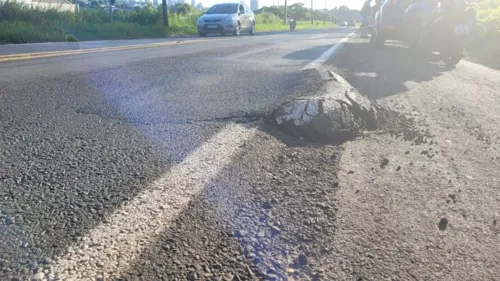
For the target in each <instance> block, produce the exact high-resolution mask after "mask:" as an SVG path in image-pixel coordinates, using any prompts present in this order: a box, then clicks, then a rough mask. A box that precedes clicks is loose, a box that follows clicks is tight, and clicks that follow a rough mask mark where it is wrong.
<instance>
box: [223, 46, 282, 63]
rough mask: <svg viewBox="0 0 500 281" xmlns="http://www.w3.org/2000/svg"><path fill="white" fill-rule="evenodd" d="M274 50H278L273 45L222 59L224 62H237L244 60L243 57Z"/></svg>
mask: <svg viewBox="0 0 500 281" xmlns="http://www.w3.org/2000/svg"><path fill="white" fill-rule="evenodd" d="M273 48H276V45H272V46H268V47H265V48H260V49H256V50H251V51H248V52H244V53H237V54H234V55H230V56H227V57H223V58H221V59H223V60H235V59H239V58H242V57H245V56H250V55H253V54H257V53H260V52H264V51H267V50H270V49H273Z"/></svg>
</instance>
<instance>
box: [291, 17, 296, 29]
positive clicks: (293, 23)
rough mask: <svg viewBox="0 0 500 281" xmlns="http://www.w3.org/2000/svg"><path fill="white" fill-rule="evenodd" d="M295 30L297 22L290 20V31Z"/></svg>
mask: <svg viewBox="0 0 500 281" xmlns="http://www.w3.org/2000/svg"><path fill="white" fill-rule="evenodd" d="M294 30H295V21H294V20H293V19H291V20H290V31H294Z"/></svg>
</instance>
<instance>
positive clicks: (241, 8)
mask: <svg viewBox="0 0 500 281" xmlns="http://www.w3.org/2000/svg"><path fill="white" fill-rule="evenodd" d="M197 25H198V33H199V34H200V36H201V37H204V36H207V33H220V34H222V35H225V34H228V33H231V34H233V35H235V36H239V35H240V33H241V32H242V31H247V32H248V33H250V35H254V34H255V16H254V13H253V12H252V10H251V9H250V7H248V6H247V5H246V4H245V3H228V4H217V5H214V6H212V7H211V8H210V9H209V10H208V11H207V12H206V13H205V14H204V15H202V16H201V17H200V18H199V19H198V22H197Z"/></svg>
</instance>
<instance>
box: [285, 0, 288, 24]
mask: <svg viewBox="0 0 500 281" xmlns="http://www.w3.org/2000/svg"><path fill="white" fill-rule="evenodd" d="M287 4H288V3H287V0H285V25H286V20H287V16H288V5H287Z"/></svg>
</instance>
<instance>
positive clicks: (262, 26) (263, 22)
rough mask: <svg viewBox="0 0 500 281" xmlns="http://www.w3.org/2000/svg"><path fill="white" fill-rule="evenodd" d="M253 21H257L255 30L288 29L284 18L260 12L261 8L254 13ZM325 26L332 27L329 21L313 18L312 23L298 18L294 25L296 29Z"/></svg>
mask: <svg viewBox="0 0 500 281" xmlns="http://www.w3.org/2000/svg"><path fill="white" fill-rule="evenodd" d="M255 22H256V23H257V24H256V30H257V31H280V30H288V29H289V26H288V25H284V19H282V18H280V17H278V16H277V15H276V14H274V13H271V12H262V10H260V12H258V13H256V14H255ZM327 27H332V22H331V21H323V20H315V21H314V24H312V23H311V21H309V20H299V21H297V25H296V29H297V30H301V29H308V28H327Z"/></svg>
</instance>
